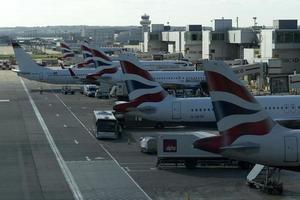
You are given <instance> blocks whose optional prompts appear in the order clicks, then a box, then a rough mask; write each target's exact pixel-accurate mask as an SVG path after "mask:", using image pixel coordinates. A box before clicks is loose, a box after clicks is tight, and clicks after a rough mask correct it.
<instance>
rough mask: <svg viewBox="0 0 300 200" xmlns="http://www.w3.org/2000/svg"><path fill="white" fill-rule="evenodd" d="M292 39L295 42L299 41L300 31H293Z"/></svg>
mask: <svg viewBox="0 0 300 200" xmlns="http://www.w3.org/2000/svg"><path fill="white" fill-rule="evenodd" d="M294 40H295V42H296V43H300V32H295V33H294Z"/></svg>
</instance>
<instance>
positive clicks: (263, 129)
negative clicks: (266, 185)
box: [194, 61, 300, 171]
mask: <svg viewBox="0 0 300 200" xmlns="http://www.w3.org/2000/svg"><path fill="white" fill-rule="evenodd" d="M204 66H205V70H206V73H205V74H206V78H207V81H208V86H209V90H210V95H211V100H212V105H213V109H214V113H215V115H216V118H217V126H218V130H219V132H220V135H219V136H214V137H208V138H205V139H200V140H198V141H196V142H195V143H194V147H196V148H199V149H202V150H205V151H210V152H214V153H220V154H222V155H224V156H226V157H228V158H233V159H237V160H242V161H247V162H251V163H257V164H261V165H266V166H271V167H277V168H282V169H290V170H296V171H300V160H299V155H300V148H299V146H298V144H299V141H300V130H292V129H288V128H285V127H282V126H281V125H279V124H278V123H277V122H276V121H274V119H276V117H274V114H276V113H272V112H266V111H269V110H266V109H265V108H266V107H267V108H268V107H270V108H273V109H271V110H274V111H277V112H279V111H281V110H285V111H286V112H288V109H290V108H292V109H291V110H290V111H289V112H290V113H296V114H299V112H300V107H299V103H298V104H296V102H292V107H288V105H289V104H290V102H289V99H290V100H291V101H293V99H294V98H295V97H291V96H288V97H287V101H286V102H282V103H283V105H280V104H279V105H275V104H274V105H272V104H273V100H272V99H269V105H266V104H263V102H261V101H258V98H254V97H253V96H252V95H251V93H250V92H249V91H248V90H247V89H246V87H245V86H244V85H243V84H242V83H241V81H240V80H239V79H238V78H237V76H236V75H235V74H234V73H233V72H232V71H231V70H230V69H229V68H228V67H227V66H226V64H224V63H223V62H220V61H209V62H206V63H205V65H204ZM270 98H271V97H270ZM273 106H274V107H273Z"/></svg>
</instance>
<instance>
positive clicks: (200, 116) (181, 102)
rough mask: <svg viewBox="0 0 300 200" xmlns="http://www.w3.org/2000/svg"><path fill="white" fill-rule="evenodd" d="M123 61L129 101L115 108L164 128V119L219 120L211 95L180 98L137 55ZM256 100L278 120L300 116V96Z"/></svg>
mask: <svg viewBox="0 0 300 200" xmlns="http://www.w3.org/2000/svg"><path fill="white" fill-rule="evenodd" d="M120 63H121V68H122V71H123V73H124V80H125V83H126V86H127V89H128V97H129V101H128V102H116V104H115V105H114V107H113V108H114V110H115V111H116V112H118V113H124V114H129V115H135V116H139V117H141V118H144V119H148V120H152V121H156V122H157V127H163V122H175V123H180V124H182V123H190V122H197V123H215V122H216V118H215V114H214V109H213V105H212V103H211V99H210V97H200V98H198V97H194V98H176V97H174V96H171V95H169V94H168V93H167V91H166V90H164V89H163V88H162V87H161V85H160V84H159V83H158V82H156V81H155V80H154V78H153V76H152V74H151V73H149V72H148V71H146V70H144V69H142V68H141V64H140V63H139V61H138V60H137V59H136V58H135V57H134V56H132V55H121V56H120ZM224 87H225V85H224ZM256 100H257V101H258V102H260V103H261V104H262V105H263V107H264V108H265V110H266V111H267V112H268V113H269V114H270V116H272V118H273V119H274V120H278V121H290V120H299V119H300V114H299V113H300V96H290V95H288V96H257V97H256ZM245 103H246V102H245Z"/></svg>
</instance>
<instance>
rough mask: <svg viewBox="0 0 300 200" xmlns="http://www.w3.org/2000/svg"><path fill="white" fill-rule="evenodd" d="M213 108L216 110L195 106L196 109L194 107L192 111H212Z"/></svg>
mask: <svg viewBox="0 0 300 200" xmlns="http://www.w3.org/2000/svg"><path fill="white" fill-rule="evenodd" d="M213 110H214V109H213V108H199V109H198V108H194V109H193V108H192V109H191V111H192V112H202V111H203V112H206V111H208V112H210V111H213Z"/></svg>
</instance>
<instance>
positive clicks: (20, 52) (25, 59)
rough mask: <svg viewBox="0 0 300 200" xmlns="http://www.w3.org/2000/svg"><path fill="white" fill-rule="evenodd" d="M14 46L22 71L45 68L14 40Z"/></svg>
mask: <svg viewBox="0 0 300 200" xmlns="http://www.w3.org/2000/svg"><path fill="white" fill-rule="evenodd" d="M12 47H13V50H14V53H15V57H16V60H17V62H18V66H19V71H20V72H31V71H38V70H41V69H43V68H42V67H41V66H40V65H38V64H37V63H36V62H35V61H34V60H32V58H31V57H30V56H29V55H28V54H27V53H26V52H25V51H24V49H23V48H22V47H21V46H20V45H19V44H18V43H17V42H12Z"/></svg>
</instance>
